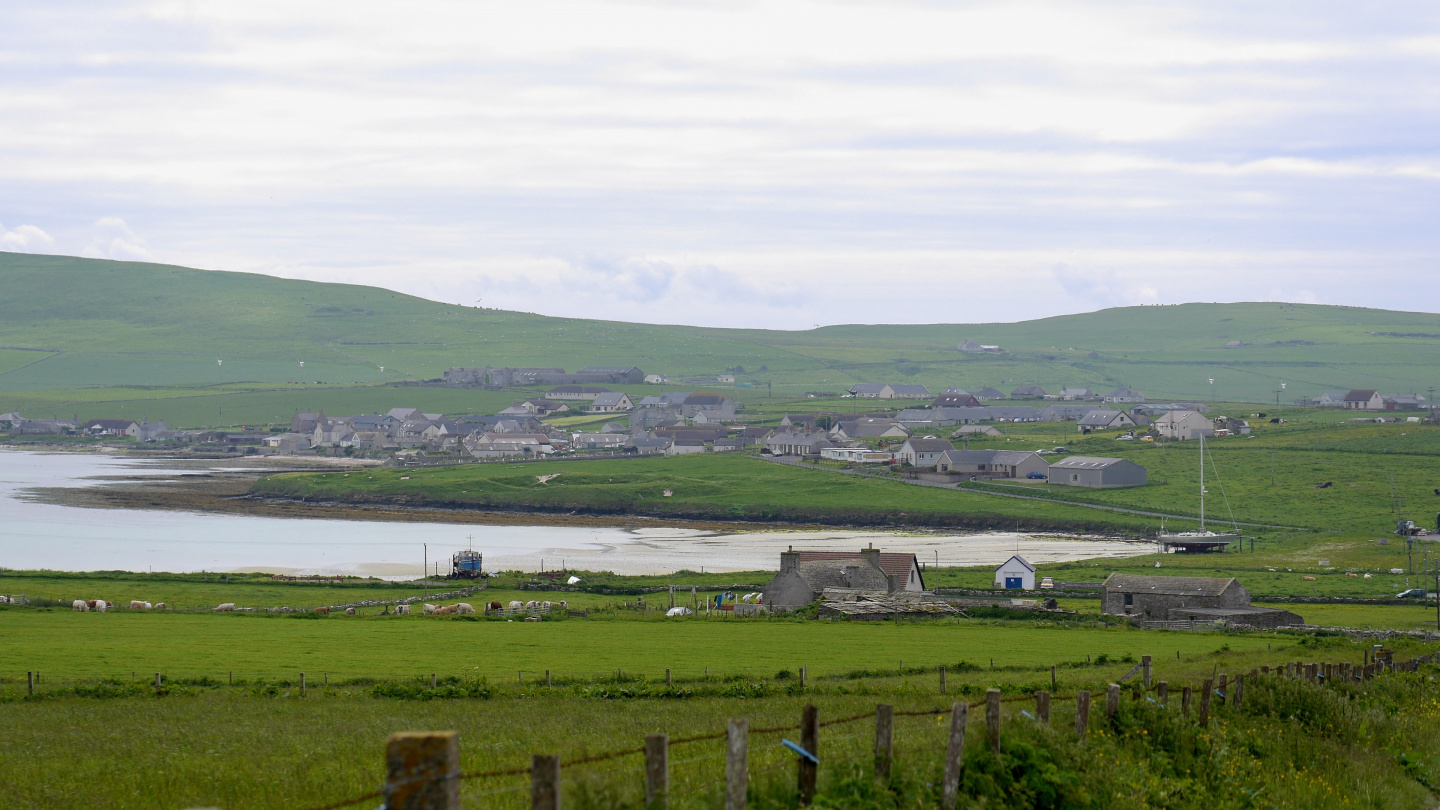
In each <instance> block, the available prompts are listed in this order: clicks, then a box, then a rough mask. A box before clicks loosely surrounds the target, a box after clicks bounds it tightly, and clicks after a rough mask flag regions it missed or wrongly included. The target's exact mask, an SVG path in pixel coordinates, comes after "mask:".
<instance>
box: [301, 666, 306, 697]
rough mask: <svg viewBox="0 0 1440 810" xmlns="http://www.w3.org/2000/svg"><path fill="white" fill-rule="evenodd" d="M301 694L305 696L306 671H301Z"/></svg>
mask: <svg viewBox="0 0 1440 810" xmlns="http://www.w3.org/2000/svg"><path fill="white" fill-rule="evenodd" d="M300 696H301V697H304V696H305V673H303V672H302V673H300Z"/></svg>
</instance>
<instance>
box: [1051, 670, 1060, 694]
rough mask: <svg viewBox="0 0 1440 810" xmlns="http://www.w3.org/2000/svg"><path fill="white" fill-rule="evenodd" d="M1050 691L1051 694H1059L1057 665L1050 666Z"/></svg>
mask: <svg viewBox="0 0 1440 810" xmlns="http://www.w3.org/2000/svg"><path fill="white" fill-rule="evenodd" d="M1050 691H1051V692H1057V691H1059V690H1058V689H1056V688H1055V665H1054V664H1051V665H1050Z"/></svg>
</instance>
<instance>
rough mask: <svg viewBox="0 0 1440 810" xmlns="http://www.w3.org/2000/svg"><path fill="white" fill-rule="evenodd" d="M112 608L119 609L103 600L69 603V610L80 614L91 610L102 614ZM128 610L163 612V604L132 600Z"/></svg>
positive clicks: (82, 600)
mask: <svg viewBox="0 0 1440 810" xmlns="http://www.w3.org/2000/svg"><path fill="white" fill-rule="evenodd" d="M112 607H119V606H118V605H116V604H115V603H114V602H106V601H105V600H104V599H76V600H75V601H74V602H71V603H70V609H71V610H74V611H78V612H80V613H86V612H88V611H91V610H93V611H95V612H96V613H104V612H105V611H107V610H109V609H110V608H112ZM130 609H131V610H164V609H165V603H164V602H161V603H160V604H158V605H152V604H150V603H149V602H144V601H141V600H139V599H136V600H134V601H132V602H131V603H130Z"/></svg>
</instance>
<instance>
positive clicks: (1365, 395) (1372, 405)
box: [1345, 388, 1385, 411]
mask: <svg viewBox="0 0 1440 810" xmlns="http://www.w3.org/2000/svg"><path fill="white" fill-rule="evenodd" d="M1345 409H1346V410H1347V411H1383V410H1385V398H1384V397H1382V396H1380V392H1379V391H1376V390H1374V389H1370V388H1357V389H1355V390H1353V391H1351V392H1350V393H1348V394H1346V395H1345Z"/></svg>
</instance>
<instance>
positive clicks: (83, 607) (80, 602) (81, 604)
mask: <svg viewBox="0 0 1440 810" xmlns="http://www.w3.org/2000/svg"><path fill="white" fill-rule="evenodd" d="M70 609H71V610H78V611H80V612H81V613H84V612H85V611H87V610H89V609H90V604H89V603H88V602H86V601H85V600H84V599H76V600H75V601H74V602H71V603H70Z"/></svg>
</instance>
